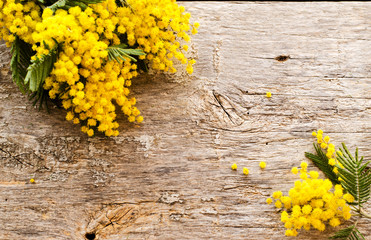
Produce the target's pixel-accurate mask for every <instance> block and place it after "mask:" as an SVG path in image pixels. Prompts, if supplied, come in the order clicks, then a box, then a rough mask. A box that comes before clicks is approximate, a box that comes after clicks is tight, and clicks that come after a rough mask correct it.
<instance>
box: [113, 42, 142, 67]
mask: <svg viewBox="0 0 371 240" xmlns="http://www.w3.org/2000/svg"><path fill="white" fill-rule="evenodd" d="M126 47H127V45H126V44H119V45H115V46H112V47H108V48H107V51H108V60H110V61H112V60H116V61H117V62H118V63H121V62H122V61H124V62H125V61H126V59H125V57H126V58H129V59H131V60H132V61H134V62H136V61H137V60H136V59H135V58H134V57H132V56H130V55H134V56H140V55H146V54H145V53H144V52H143V50H141V49H131V48H126Z"/></svg>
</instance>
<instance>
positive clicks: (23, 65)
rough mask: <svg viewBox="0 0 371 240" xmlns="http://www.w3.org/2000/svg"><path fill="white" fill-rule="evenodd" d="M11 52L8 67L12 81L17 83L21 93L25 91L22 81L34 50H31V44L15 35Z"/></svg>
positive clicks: (25, 86) (26, 89)
mask: <svg viewBox="0 0 371 240" xmlns="http://www.w3.org/2000/svg"><path fill="white" fill-rule="evenodd" d="M11 53H12V59H11V61H10V69H11V71H12V79H13V82H14V83H15V84H17V86H18V87H19V89H20V90H21V92H22V93H26V92H27V91H28V87H27V85H26V84H25V83H24V79H25V77H26V74H27V68H28V66H29V65H30V64H31V56H32V55H33V54H34V52H33V51H32V48H31V45H29V44H27V43H26V42H24V41H22V40H21V39H20V38H19V37H18V36H16V37H15V40H14V42H13V44H12V48H11Z"/></svg>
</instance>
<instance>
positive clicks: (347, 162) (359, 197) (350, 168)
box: [336, 143, 371, 211]
mask: <svg viewBox="0 0 371 240" xmlns="http://www.w3.org/2000/svg"><path fill="white" fill-rule="evenodd" d="M342 146H343V148H340V151H341V154H340V153H339V152H338V153H337V157H336V158H337V160H338V161H339V163H341V165H343V166H344V168H341V167H340V166H339V165H337V167H338V171H339V173H338V175H339V177H341V179H342V181H340V183H341V185H342V186H343V188H344V189H345V190H346V191H347V192H348V193H350V194H352V196H353V197H354V202H353V203H352V204H353V205H357V206H358V210H359V211H360V209H361V208H362V204H364V203H366V202H367V200H368V199H369V198H370V191H371V188H370V186H371V171H370V169H367V165H368V164H369V163H370V161H368V162H366V163H363V160H364V159H363V157H361V158H359V157H358V148H357V149H356V152H355V157H353V156H352V154H351V153H350V152H349V151H348V149H347V147H346V146H345V144H344V143H343V144H342Z"/></svg>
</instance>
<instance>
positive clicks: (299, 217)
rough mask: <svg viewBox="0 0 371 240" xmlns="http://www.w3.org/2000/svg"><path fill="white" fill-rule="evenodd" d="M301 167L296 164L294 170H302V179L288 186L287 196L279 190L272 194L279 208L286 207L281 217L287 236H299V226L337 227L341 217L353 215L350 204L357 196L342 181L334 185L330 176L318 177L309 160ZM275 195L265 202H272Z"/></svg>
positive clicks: (309, 227) (348, 217)
mask: <svg viewBox="0 0 371 240" xmlns="http://www.w3.org/2000/svg"><path fill="white" fill-rule="evenodd" d="M300 166H301V168H300V170H299V168H297V167H294V168H293V169H292V173H294V174H299V173H300V179H301V180H297V181H295V184H294V187H292V188H291V189H290V190H289V193H288V196H285V195H283V194H282V192H281V191H276V192H274V193H273V194H272V198H273V199H274V201H275V206H276V207H277V208H284V209H285V210H284V211H283V212H282V214H281V221H282V222H283V223H284V224H285V228H286V229H287V230H286V233H285V234H286V236H297V235H298V230H300V229H302V228H303V229H305V230H310V229H311V228H312V227H313V228H315V229H317V230H319V231H324V230H325V228H326V224H329V225H330V226H332V227H336V226H338V225H340V224H341V220H342V219H344V220H348V219H350V217H351V214H350V210H351V209H350V207H349V206H348V205H347V202H349V203H351V202H353V201H354V198H353V196H352V195H350V194H349V193H346V194H344V193H343V188H342V186H341V185H335V186H334V190H332V188H333V184H332V183H331V181H330V180H328V179H325V180H323V179H319V178H318V177H319V173H318V172H317V171H309V172H308V171H307V166H308V164H307V163H306V162H302V163H301V165H300ZM272 198H268V199H267V200H266V202H267V203H268V204H271V203H272V202H273V200H272Z"/></svg>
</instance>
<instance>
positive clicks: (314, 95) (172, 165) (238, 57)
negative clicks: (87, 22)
mask: <svg viewBox="0 0 371 240" xmlns="http://www.w3.org/2000/svg"><path fill="white" fill-rule="evenodd" d="M183 4H184V5H185V6H186V7H187V9H188V10H189V11H190V12H191V13H192V15H193V17H194V18H195V19H197V20H198V21H199V22H200V23H201V28H200V32H199V34H198V35H196V36H195V38H194V42H193V45H192V53H191V54H193V55H194V56H197V60H198V62H197V65H196V69H195V73H194V75H193V76H192V77H187V76H185V75H184V74H182V73H178V74H177V75H174V76H164V75H161V74H151V75H144V76H142V77H141V78H139V79H137V80H136V81H135V82H134V81H133V85H134V86H133V91H134V93H135V95H136V96H137V99H138V107H139V108H140V109H141V110H142V112H143V114H144V117H145V122H144V123H143V124H141V125H132V124H129V123H127V122H126V121H125V120H120V121H119V122H120V124H121V126H120V131H121V134H120V135H119V137H116V138H111V139H108V138H102V137H96V138H90V139H89V138H87V137H86V136H85V135H83V134H82V133H80V132H79V128H78V127H77V126H73V125H70V124H69V123H67V122H66V121H65V120H64V113H63V111H62V110H58V109H55V111H53V113H52V114H47V113H46V112H43V111H41V112H38V111H35V110H34V109H33V108H32V107H31V104H30V103H28V102H27V98H26V97H25V96H22V95H21V94H20V93H19V91H17V89H16V87H15V86H14V85H13V84H12V83H11V80H10V75H9V73H7V72H8V70H7V67H6V64H7V62H8V61H9V54H8V52H7V50H4V45H1V49H0V50H1V54H2V55H1V58H0V68H2V71H1V72H2V73H3V76H2V77H1V79H0V99H1V101H2V104H1V105H0V118H1V122H0V148H1V149H2V151H1V152H0V158H1V165H0V166H1V167H0V189H1V191H0V223H1V228H0V239H85V237H84V236H85V234H86V233H89V232H90V233H92V232H95V233H96V238H95V239H282V238H283V232H284V229H283V227H282V224H281V223H280V222H279V214H277V213H276V212H275V210H273V209H272V207H267V206H265V204H264V202H265V198H266V197H267V196H268V195H269V194H271V193H272V192H273V191H274V190H277V189H285V190H288V189H289V188H290V187H291V185H292V182H293V181H294V177H293V176H292V175H290V174H289V171H290V168H291V167H293V166H296V165H298V164H299V163H300V161H301V160H303V159H304V152H305V151H311V150H312V147H311V142H312V139H311V137H310V133H311V131H312V130H314V129H318V128H322V129H323V130H324V131H326V132H329V133H330V135H331V136H332V137H333V138H334V142H335V143H336V144H339V143H340V142H342V141H344V142H346V143H348V145H349V147H350V148H354V147H355V146H356V145H357V146H358V147H359V149H360V152H361V153H362V154H363V155H364V156H365V157H366V159H371V149H370V147H369V146H370V143H371V120H370V113H371V97H370V93H371V72H370V65H371V48H370V46H371V32H370V31H368V29H369V28H370V26H371V19H370V17H369V13H370V11H371V5H370V4H368V3H361V2H346V3H328V2H327V3H326V2H321V3H309V2H308V3H299V2H297V3H282V2H280V3H276V2H273V3H264V4H261V3H252V2H249V3H247V2H231V3H226V2H225V3H220V2H217V3H216V2H187V3H183ZM279 55H290V59H288V60H287V61H284V62H278V61H277V60H275V59H274V58H275V57H277V56H279ZM6 73H7V74H6ZM4 74H5V76H4ZM266 91H271V92H272V93H273V97H272V98H271V99H267V98H265V96H264V94H265V92H266ZM121 119H124V118H123V117H122V118H121ZM261 160H265V161H266V162H267V164H268V166H267V169H266V170H264V171H261V170H260V169H259V167H258V163H259V161H261ZM232 162H237V163H238V166H239V167H240V168H242V167H244V166H247V167H248V168H249V169H250V172H251V174H250V175H249V176H247V177H246V176H244V175H243V174H242V173H241V169H239V171H238V172H233V171H231V170H230V165H231V163H232ZM310 167H311V168H314V167H313V166H312V165H310ZM30 178H35V179H36V184H28V181H29V179H30ZM368 210H369V211H370V210H371V207H370V206H369V207H368ZM359 225H360V229H361V231H362V232H364V233H365V234H366V236H367V238H368V239H370V238H369V236H370V227H371V223H370V222H367V221H363V220H362V221H361V222H360V223H359ZM330 234H331V231H329V230H327V231H325V233H324V234H321V235H319V234H317V233H316V232H314V231H312V232H309V233H302V234H301V235H300V237H299V238H298V239H324V238H325V237H326V236H329V235H330Z"/></svg>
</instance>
